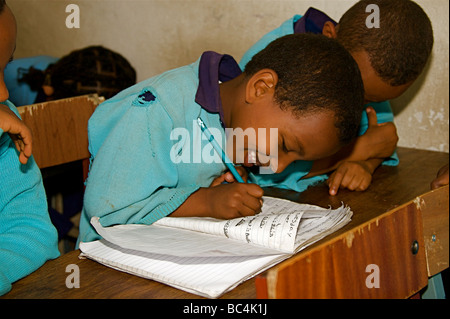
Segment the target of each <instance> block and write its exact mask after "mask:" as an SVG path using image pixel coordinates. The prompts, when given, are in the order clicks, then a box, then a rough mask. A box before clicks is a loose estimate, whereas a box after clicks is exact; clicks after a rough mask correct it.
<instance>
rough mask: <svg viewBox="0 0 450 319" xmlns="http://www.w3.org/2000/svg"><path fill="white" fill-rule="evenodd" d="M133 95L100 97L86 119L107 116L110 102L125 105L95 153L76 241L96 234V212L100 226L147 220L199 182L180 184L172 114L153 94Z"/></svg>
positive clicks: (172, 206) (169, 210)
mask: <svg viewBox="0 0 450 319" xmlns="http://www.w3.org/2000/svg"><path fill="white" fill-rule="evenodd" d="M137 95H138V93H137V94H134V95H133V94H132V95H129V96H128V97H126V98H124V99H123V100H112V101H111V102H108V101H106V102H104V103H102V104H101V105H99V107H98V108H99V109H98V112H97V110H96V112H95V113H94V117H93V118H91V120H90V122H91V121H93V120H96V119H98V118H99V117H102V116H103V115H105V116H106V114H107V113H108V109H110V108H116V107H117V108H119V109H121V108H122V109H124V110H125V111H123V112H122V113H123V114H122V116H121V118H120V119H118V121H117V123H116V124H115V125H114V127H113V128H112V130H111V132H110V133H109V134H108V136H107V137H106V138H105V140H104V142H103V144H102V145H101V147H100V148H99V150H98V153H97V155H96V156H95V157H94V159H93V162H92V167H91V170H90V172H89V177H88V179H87V185H86V192H85V198H84V207H83V213H82V219H81V222H80V235H79V238H78V242H80V241H83V242H87V241H92V240H96V239H99V238H100V237H99V236H98V234H97V233H96V232H95V230H94V229H93V227H92V226H91V225H90V219H91V218H92V217H94V216H96V217H100V223H101V224H102V225H103V226H111V225H114V224H151V223H153V222H155V221H156V220H158V219H160V218H163V217H165V216H167V215H169V214H170V213H172V212H173V211H174V210H176V209H177V208H178V207H179V206H180V205H181V204H182V203H183V202H184V201H185V200H186V199H187V198H188V197H189V196H190V195H191V194H192V193H193V192H195V191H196V190H197V189H198V188H199V187H200V186H199V185H196V184H195V182H194V180H195V179H194V178H192V179H191V182H190V183H193V184H189V182H188V184H183V185H184V186H180V180H179V170H180V167H179V166H178V165H177V164H176V163H174V162H173V161H172V160H171V158H170V151H171V147H172V146H173V144H174V142H173V141H172V140H170V135H171V130H172V120H171V118H170V116H169V115H168V113H167V112H166V111H165V109H164V108H163V106H162V105H161V103H160V102H159V101H158V100H157V99H156V100H154V101H152V102H150V103H146V104H145V105H138V104H136V103H135V102H133V101H136V99H137ZM103 111H104V112H105V113H103ZM90 125H91V123H90ZM90 127H91V126H90ZM183 174H188V173H183ZM186 180H189V178H186Z"/></svg>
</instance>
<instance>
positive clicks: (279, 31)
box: [239, 15, 302, 70]
mask: <svg viewBox="0 0 450 319" xmlns="http://www.w3.org/2000/svg"><path fill="white" fill-rule="evenodd" d="M301 17H302V16H301V15H295V16H294V17H292V18H290V19H289V20H287V21H285V22H284V23H283V24H282V25H281V26H279V27H278V28H276V29H274V30H272V31H270V32H269V33H267V34H266V35H264V36H263V37H262V38H261V39H260V40H259V41H258V42H256V43H255V44H254V45H253V46H252V47H251V48H250V49H248V51H247V52H245V53H244V55H243V57H242V59H241V61H240V62H239V66H240V68H241V70H244V68H245V66H246V65H247V63H248V62H249V61H250V60H251V59H252V57H253V56H254V55H255V54H256V53H258V52H259V51H261V50H263V49H264V48H265V47H266V46H267V45H268V44H269V43H270V42H272V41H274V40H276V39H278V38H281V37H282V36H285V35H288V34H293V33H294V23H295V22H296V21H297V20H298V19H300V18H301Z"/></svg>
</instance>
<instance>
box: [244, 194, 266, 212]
mask: <svg viewBox="0 0 450 319" xmlns="http://www.w3.org/2000/svg"><path fill="white" fill-rule="evenodd" d="M243 203H244V206H246V207H247V208H248V209H250V210H251V211H252V212H253V215H254V214H258V213H259V212H261V207H262V200H261V199H260V198H256V197H253V196H248V198H246V200H244V202H243Z"/></svg>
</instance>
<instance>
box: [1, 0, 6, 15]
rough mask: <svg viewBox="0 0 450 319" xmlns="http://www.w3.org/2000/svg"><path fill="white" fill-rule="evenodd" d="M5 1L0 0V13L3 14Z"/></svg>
mask: <svg viewBox="0 0 450 319" xmlns="http://www.w3.org/2000/svg"><path fill="white" fill-rule="evenodd" d="M5 5H6V1H5V0H0V13H2V12H3V9H5Z"/></svg>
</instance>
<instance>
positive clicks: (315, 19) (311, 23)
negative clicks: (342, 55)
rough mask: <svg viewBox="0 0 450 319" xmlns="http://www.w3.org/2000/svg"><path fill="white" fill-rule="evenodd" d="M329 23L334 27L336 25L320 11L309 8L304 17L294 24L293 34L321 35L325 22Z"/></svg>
mask: <svg viewBox="0 0 450 319" xmlns="http://www.w3.org/2000/svg"><path fill="white" fill-rule="evenodd" d="M327 21H331V22H332V23H333V24H334V25H336V24H337V23H336V22H335V21H334V20H333V19H331V18H330V17H329V16H327V15H326V14H325V13H323V12H322V11H319V10H317V9H314V8H309V9H308V10H307V11H306V13H305V15H304V16H303V17H301V18H300V19H299V20H298V21H297V22H295V24H294V33H306V32H310V33H316V34H317V33H322V29H323V26H324V24H325V22H327Z"/></svg>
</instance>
